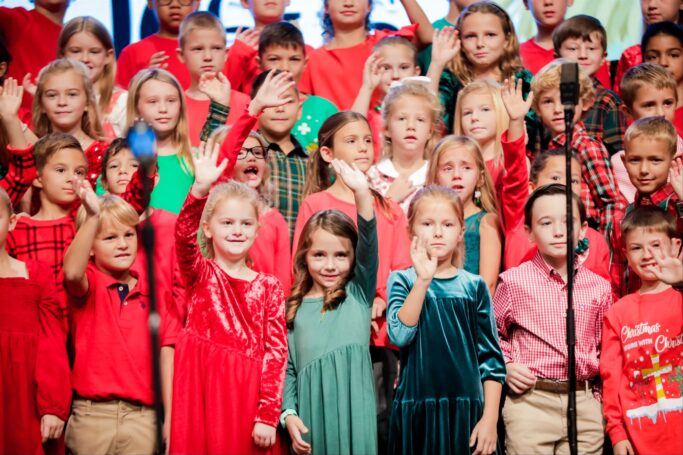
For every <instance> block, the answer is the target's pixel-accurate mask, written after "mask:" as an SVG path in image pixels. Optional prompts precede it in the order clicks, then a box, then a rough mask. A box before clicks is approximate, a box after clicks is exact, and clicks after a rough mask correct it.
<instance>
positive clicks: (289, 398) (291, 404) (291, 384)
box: [282, 333, 299, 412]
mask: <svg viewBox="0 0 683 455" xmlns="http://www.w3.org/2000/svg"><path fill="white" fill-rule="evenodd" d="M287 350H288V356H287V368H286V370H285V388H284V391H283V392H282V410H283V411H286V410H287V409H291V410H293V411H296V412H299V394H298V393H297V371H296V349H295V346H294V343H293V336H292V334H291V333H290V334H289V337H288V343H287Z"/></svg>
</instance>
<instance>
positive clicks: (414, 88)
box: [382, 79, 443, 160]
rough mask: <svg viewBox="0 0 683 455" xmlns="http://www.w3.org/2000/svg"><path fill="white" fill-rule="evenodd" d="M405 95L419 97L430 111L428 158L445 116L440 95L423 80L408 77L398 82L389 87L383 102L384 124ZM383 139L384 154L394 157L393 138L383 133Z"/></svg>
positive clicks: (426, 158)
mask: <svg viewBox="0 0 683 455" xmlns="http://www.w3.org/2000/svg"><path fill="white" fill-rule="evenodd" d="M404 96H412V97H415V98H419V99H420V100H421V101H422V102H423V103H424V104H425V105H426V106H427V110H428V111H429V114H430V115H429V118H430V121H431V122H432V132H431V136H430V137H429V140H428V141H427V143H426V144H425V149H424V153H423V155H422V158H423V159H425V160H428V159H429V157H430V156H431V154H432V150H434V146H435V145H436V143H437V141H438V140H439V131H440V130H441V129H442V128H441V117H442V116H443V107H442V106H441V102H440V101H439V97H438V96H436V94H434V92H432V90H431V89H430V88H429V86H428V85H427V84H425V83H424V82H422V81H417V80H410V79H406V80H404V81H403V82H401V83H400V84H397V85H395V86H393V87H391V88H390V89H389V93H387V94H386V96H385V97H384V101H383V102H382V118H383V119H384V124H385V125H388V123H389V117H390V116H391V112H392V109H393V107H394V105H395V104H396V103H397V102H398V100H400V99H401V98H402V97H404ZM382 139H383V142H384V143H383V144H382V148H383V154H384V156H385V157H388V158H390V159H391V158H392V147H391V138H390V137H388V136H387V135H386V134H384V133H383V134H382Z"/></svg>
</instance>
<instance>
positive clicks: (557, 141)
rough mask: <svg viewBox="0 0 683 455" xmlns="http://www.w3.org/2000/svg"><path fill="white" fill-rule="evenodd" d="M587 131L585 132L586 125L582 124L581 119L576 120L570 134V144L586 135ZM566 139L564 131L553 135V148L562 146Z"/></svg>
mask: <svg viewBox="0 0 683 455" xmlns="http://www.w3.org/2000/svg"><path fill="white" fill-rule="evenodd" d="M587 134H588V133H587V132H586V127H585V125H584V124H583V122H582V121H580V120H579V121H578V122H576V124H575V125H574V134H572V146H574V145H575V144H576V143H577V142H578V141H579V139H581V138H582V137H583V136H586V135H587ZM566 141H567V135H566V134H565V133H560V134H558V135H557V136H555V137H554V138H553V140H552V143H553V145H555V148H559V147H564V144H565V142H566Z"/></svg>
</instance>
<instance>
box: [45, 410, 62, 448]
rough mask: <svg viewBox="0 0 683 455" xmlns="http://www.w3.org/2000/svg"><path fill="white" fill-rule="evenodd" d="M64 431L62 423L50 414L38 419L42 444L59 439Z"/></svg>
mask: <svg viewBox="0 0 683 455" xmlns="http://www.w3.org/2000/svg"><path fill="white" fill-rule="evenodd" d="M62 430H64V421H63V420H62V419H60V418H59V417H57V416H55V415H52V414H45V415H44V416H43V417H41V418H40V435H41V436H42V438H43V442H45V441H47V440H48V439H59V437H60V436H61V435H62Z"/></svg>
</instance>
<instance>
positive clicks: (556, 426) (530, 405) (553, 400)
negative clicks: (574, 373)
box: [503, 389, 605, 455]
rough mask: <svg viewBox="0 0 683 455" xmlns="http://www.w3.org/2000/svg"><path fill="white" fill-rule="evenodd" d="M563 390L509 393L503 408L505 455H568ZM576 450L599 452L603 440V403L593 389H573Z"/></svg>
mask: <svg viewBox="0 0 683 455" xmlns="http://www.w3.org/2000/svg"><path fill="white" fill-rule="evenodd" d="M568 398H569V397H568V395H567V394H566V393H555V392H547V391H545V390H533V389H532V390H529V391H528V392H526V393H525V394H523V395H513V394H508V396H507V397H506V399H505V406H504V407H503V421H504V422H505V434H506V436H505V447H506V452H507V454H508V455H515V454H523V455H529V454H543V455H547V454H557V455H559V454H568V453H569V441H568V439H567V400H568ZM576 428H577V435H578V437H577V439H578V452H579V453H580V454H601V453H602V445H603V442H604V433H605V429H604V424H603V419H602V405H601V404H600V402H599V401H598V400H596V399H595V398H594V397H593V392H592V391H591V390H590V389H588V390H581V391H578V392H576Z"/></svg>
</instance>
